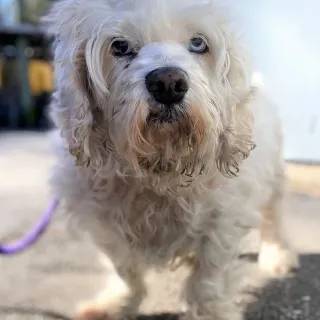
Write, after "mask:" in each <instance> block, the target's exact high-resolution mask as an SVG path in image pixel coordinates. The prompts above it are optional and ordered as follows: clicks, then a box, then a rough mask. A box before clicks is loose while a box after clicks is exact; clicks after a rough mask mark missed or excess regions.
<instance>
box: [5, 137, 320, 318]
mask: <svg viewBox="0 0 320 320" xmlns="http://www.w3.org/2000/svg"><path fill="white" fill-rule="evenodd" d="M52 164H53V158H52V154H51V150H50V147H49V143H48V139H47V135H46V134H39V133H30V132H27V133H0V214H1V222H0V241H8V240H12V239H15V238H17V237H19V236H21V235H23V233H24V232H25V231H27V230H29V228H30V227H31V226H32V225H33V224H34V223H35V222H36V221H37V219H39V217H40V216H41V214H42V211H43V209H44V208H45V207H46V205H47V203H48V201H49V198H50V197H49V189H48V185H47V180H48V177H49V173H50V168H51V165H52ZM288 173H289V177H290V179H289V186H290V188H291V189H292V191H294V192H292V193H291V194H290V195H289V199H288V206H287V210H286V214H285V221H286V223H285V229H286V233H287V236H288V239H289V241H290V242H291V243H292V245H293V246H294V247H295V248H296V249H297V250H299V252H300V253H301V255H302V266H301V269H300V270H299V271H298V272H297V273H295V274H292V275H290V276H289V277H286V278H283V279H277V280H271V279H267V278H265V277H264V276H263V275H261V274H260V272H259V271H258V269H257V267H256V264H255V255H254V253H255V252H257V248H258V243H259V239H258V235H257V232H256V231H254V232H252V233H251V234H250V235H249V236H248V238H247V239H246V241H247V243H248V244H249V245H248V248H247V250H246V252H247V253H249V254H248V255H246V256H245V259H244V260H243V263H244V264H245V266H246V267H247V268H248V269H249V270H250V272H249V276H248V279H247V280H248V283H247V285H246V286H245V288H244V292H243V295H242V296H241V297H240V299H241V301H242V302H241V303H242V304H243V305H244V306H245V308H246V310H247V311H246V320H287V319H288V320H289V319H290V320H291V319H292V320H319V319H320V232H319V231H320V192H319V191H320V168H318V167H308V166H297V165H288ZM297 192H299V193H297ZM0 271H1V276H0V283H1V286H0V320H19V319H21V320H27V319H30V320H39V319H45V320H49V319H60V320H68V319H72V314H73V310H74V307H75V305H76V303H77V302H79V301H81V300H84V299H87V298H91V297H92V295H93V294H94V293H96V292H97V290H98V288H99V285H100V283H101V281H102V280H103V274H102V270H101V268H100V267H99V264H98V263H97V255H96V251H95V249H94V248H93V247H92V246H91V245H90V244H89V243H88V242H85V241H84V240H83V239H82V237H81V233H80V234H79V233H75V232H73V230H72V226H71V227H70V226H68V224H67V221H65V219H64V217H63V215H61V213H59V212H58V213H57V214H56V215H55V216H54V221H53V223H52V224H51V226H50V228H49V229H48V230H47V232H46V233H45V234H44V235H43V237H42V238H41V240H40V241H39V242H38V243H37V244H36V245H34V246H33V247H32V248H31V249H30V250H28V251H26V252H24V253H23V254H20V255H17V256H13V257H0ZM186 274H187V271H186V270H184V269H179V270H178V271H176V272H173V273H172V272H169V271H167V270H164V271H163V272H162V273H161V274H157V275H156V277H154V279H153V281H150V286H149V291H150V294H149V297H148V298H147V299H146V301H144V303H143V305H142V308H141V312H142V314H143V315H141V317H140V318H141V319H142V320H150V319H155V320H157V319H159V320H165V319H176V318H177V317H178V312H179V311H180V304H179V300H178V295H179V290H180V286H181V282H182V281H183V279H184V277H185V276H186Z"/></svg>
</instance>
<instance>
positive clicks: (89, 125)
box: [44, 0, 108, 165]
mask: <svg viewBox="0 0 320 320" xmlns="http://www.w3.org/2000/svg"><path fill="white" fill-rule="evenodd" d="M85 19H89V18H88V14H87V13H86V12H85V11H84V9H83V8H80V7H79V1H77V0H72V1H60V2H57V3H56V4H54V6H53V7H52V9H51V11H49V14H48V15H47V16H46V17H45V19H44V23H45V24H46V26H48V27H49V32H50V33H51V34H53V36H54V37H55V42H54V59H55V69H56V70H55V73H56V82H57V86H56V93H55V97H56V99H55V100H56V102H55V103H54V104H53V105H52V110H51V114H53V117H54V118H55V122H56V123H57V125H58V126H59V128H60V129H61V131H62V135H63V136H64V137H65V138H66V139H67V141H68V144H69V150H70V153H71V154H72V155H74V156H75V157H76V159H77V164H78V165H87V164H89V161H90V159H91V158H92V157H93V156H98V155H99V150H98V148H99V145H98V144H97V143H94V141H97V139H94V136H95V131H99V130H98V127H99V124H98V123H99V122H101V121H102V119H99V117H103V112H102V109H101V105H102V99H103V98H104V99H105V97H106V94H108V89H107V87H106V83H105V80H104V76H103V66H102V65H101V64H102V61H103V58H102V54H103V50H104V43H103V42H102V41H101V42H99V39H98V38H97V37H95V35H94V34H93V33H92V32H90V30H86V29H84V28H85V26H86V25H87V21H85ZM89 22H90V21H88V25H89V26H90V23H89Z"/></svg>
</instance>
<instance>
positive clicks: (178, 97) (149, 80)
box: [146, 67, 189, 107]
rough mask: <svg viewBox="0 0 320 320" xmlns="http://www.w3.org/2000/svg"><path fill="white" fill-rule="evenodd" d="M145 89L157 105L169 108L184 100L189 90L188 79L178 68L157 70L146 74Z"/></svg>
mask: <svg viewBox="0 0 320 320" xmlns="http://www.w3.org/2000/svg"><path fill="white" fill-rule="evenodd" d="M146 87H147V90H148V91H149V93H150V94H151V96H152V97H153V98H154V99H155V100H156V101H157V102H158V103H160V104H162V105H165V106H166V107H171V106H172V105H174V104H178V103H181V102H182V100H183V99H184V97H185V95H186V93H187V91H188V90H189V78H188V75H187V73H186V72H185V71H183V70H181V69H179V68H175V67H165V68H158V69H155V70H153V71H151V72H150V73H148V74H147V76H146Z"/></svg>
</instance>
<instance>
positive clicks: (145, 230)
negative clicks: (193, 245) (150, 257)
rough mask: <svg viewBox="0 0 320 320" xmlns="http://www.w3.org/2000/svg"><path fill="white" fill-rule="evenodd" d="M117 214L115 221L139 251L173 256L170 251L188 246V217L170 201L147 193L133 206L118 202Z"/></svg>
mask: <svg viewBox="0 0 320 320" xmlns="http://www.w3.org/2000/svg"><path fill="white" fill-rule="evenodd" d="M116 211H118V213H120V214H116V215H115V216H114V219H115V220H116V223H117V224H118V226H119V227H120V229H121V230H122V233H123V235H124V236H125V238H126V241H127V242H128V243H129V244H130V246H131V247H135V248H136V249H138V250H139V251H143V252H148V251H150V252H153V253H156V255H158V256H164V255H165V256H167V255H168V254H169V255H174V254H175V253H172V254H171V253H169V251H170V250H173V251H175V249H173V248H174V247H181V246H182V243H184V242H185V239H186V235H187V228H188V223H187V221H188V220H189V219H188V217H187V213H186V212H185V211H184V210H183V209H182V208H181V207H180V206H179V205H178V204H177V203H176V201H174V200H172V199H170V198H167V197H165V196H163V197H161V196H158V195H155V194H154V193H152V192H148V191H145V192H141V193H137V194H136V195H135V196H131V201H130V203H126V204H125V202H119V209H118V210H116Z"/></svg>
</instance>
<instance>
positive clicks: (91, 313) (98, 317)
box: [75, 301, 111, 320]
mask: <svg viewBox="0 0 320 320" xmlns="http://www.w3.org/2000/svg"><path fill="white" fill-rule="evenodd" d="M75 320H111V319H110V317H109V315H108V313H107V310H106V308H105V305H102V304H99V303H97V302H95V301H91V302H87V303H83V304H81V305H79V306H78V308H77V310H76V316H75Z"/></svg>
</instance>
